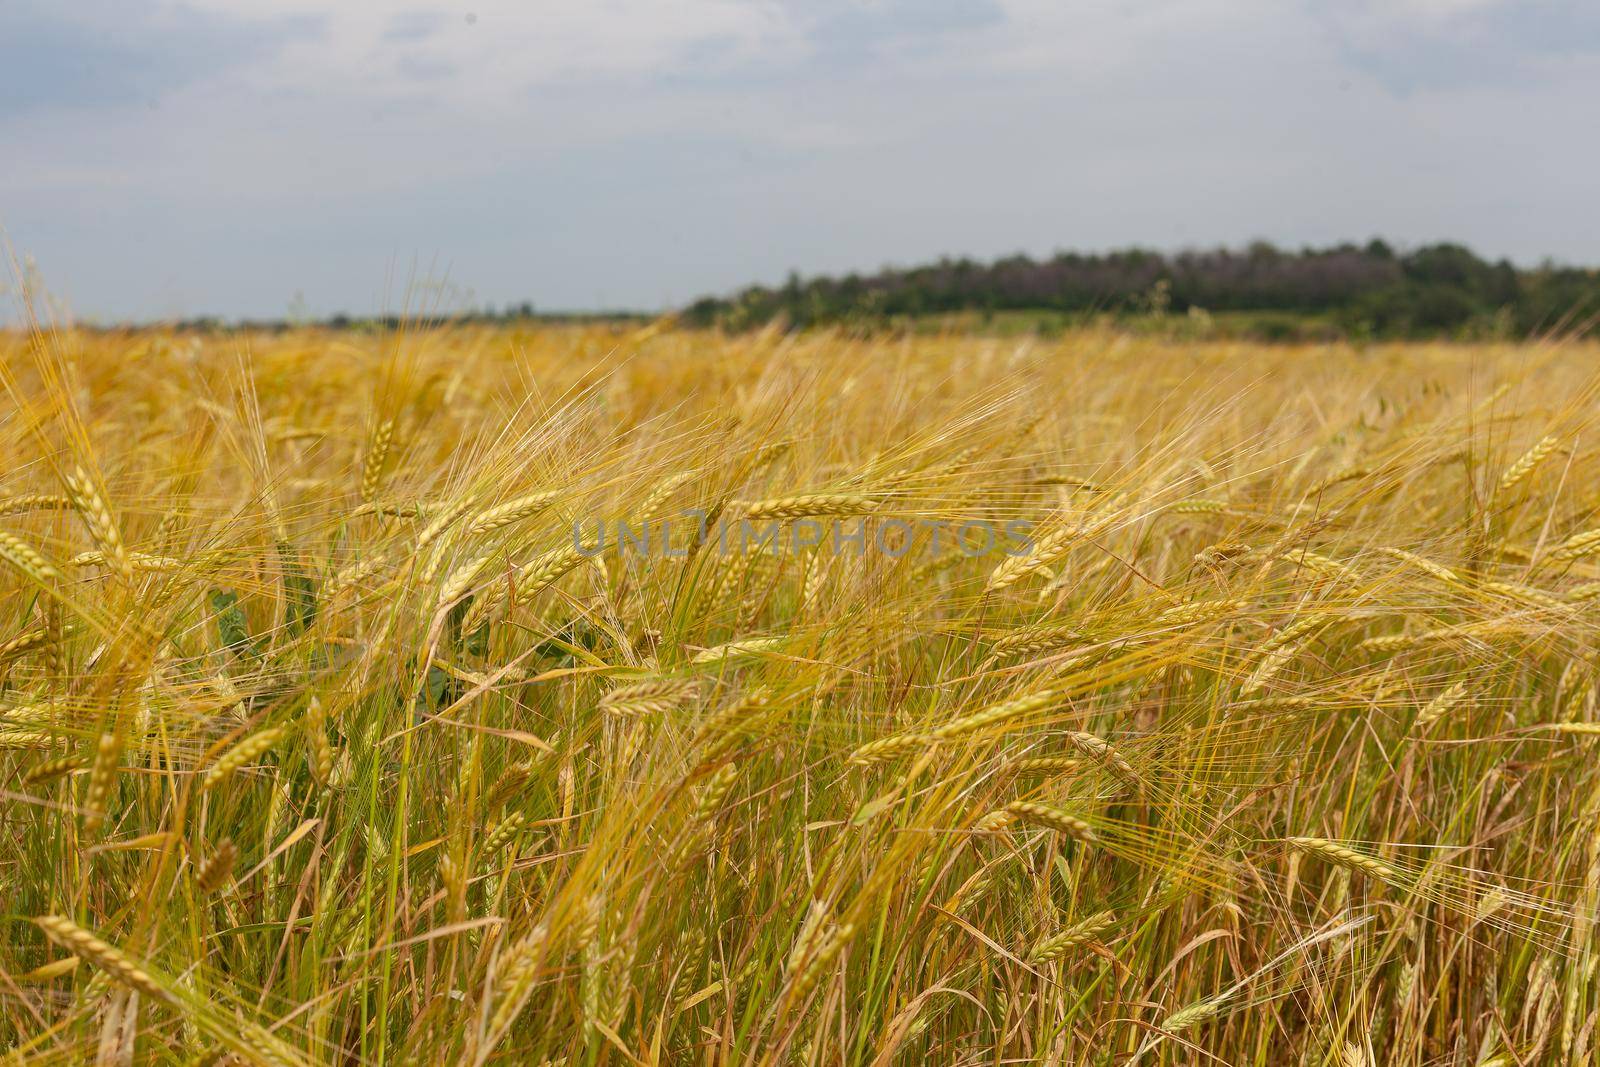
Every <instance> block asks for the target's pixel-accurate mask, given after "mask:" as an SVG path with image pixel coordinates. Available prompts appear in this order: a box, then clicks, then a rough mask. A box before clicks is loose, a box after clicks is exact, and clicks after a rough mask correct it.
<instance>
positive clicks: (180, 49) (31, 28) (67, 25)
mask: <svg viewBox="0 0 1600 1067" xmlns="http://www.w3.org/2000/svg"><path fill="white" fill-rule="evenodd" d="M318 25H319V20H318V19H317V17H316V16H315V15H314V14H313V13H311V12H306V13H305V14H303V15H300V16H297V17H289V18H285V17H282V16H272V15H270V14H264V15H262V16H261V17H259V18H256V17H252V18H234V17H227V16H223V15H219V14H216V13H212V12H207V11H203V10H199V9H195V8H191V7H187V6H171V7H165V8H153V9H141V8H138V7H136V6H134V5H130V4H123V3H113V2H111V0H79V2H75V3H73V4H71V5H60V4H44V3H33V2H12V3H7V4H5V5H4V6H0V117H4V116H7V115H16V114H19V113H21V112H24V111H28V110H33V109H40V108H58V107H80V108H81V107H94V106H110V107H127V106H134V105H149V104H152V103H155V102H157V101H159V100H160V99H161V98H162V97H163V96H165V95H166V94H168V93H171V92H173V91H175V90H178V89H181V88H184V87H186V86H189V85H192V84H194V83H196V82H200V81H203V80H205V79H207V78H211V77H216V76H218V75H221V74H224V73H225V72H226V71H228V70H229V69H231V68H232V67H233V66H235V65H236V64H238V63H240V62H250V61H254V60H259V59H260V58H262V57H264V56H267V55H270V54H271V53H272V52H273V51H274V50H275V49H277V48H279V47H281V46H283V45H284V44H286V43H287V42H289V41H292V40H295V39H305V38H307V37H310V36H314V35H315V33H316V32H317V27H318Z"/></svg>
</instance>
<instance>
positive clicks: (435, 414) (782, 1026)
mask: <svg viewBox="0 0 1600 1067" xmlns="http://www.w3.org/2000/svg"><path fill="white" fill-rule="evenodd" d="M0 379H3V385H4V388H5V400H4V402H3V406H0V472H3V474H0V912H3V917H4V920H5V925H4V933H3V936H0V1057H4V1058H3V1062H4V1063H7V1064H13V1063H14V1064H83V1063H103V1064H132V1063H140V1064H143V1063H152V1064H224V1063H230V1064H265V1065H289V1064H358V1063H359V1064H473V1065H478V1064H518V1065H521V1064H550V1065H555V1064H564V1065H580V1064H582V1065H590V1064H616V1065H625V1064H732V1063H766V1064H873V1065H889V1064H901V1063H927V1064H972V1065H979V1064H1011V1063H1047V1064H1073V1065H1075V1064H1094V1065H1112V1064H1133V1063H1140V1064H1146V1065H1150V1067H1155V1065H1158V1064H1165V1065H1178V1064H1183V1065H1190V1064H1193V1065H1199V1064H1233V1065H1246V1064H1253V1065H1275V1064H1304V1065H1322V1067H1361V1065H1366V1067H1378V1065H1384V1067H1391V1065H1394V1067H1398V1065H1417V1067H1420V1065H1463V1067H1466V1065H1484V1067H1487V1065H1490V1064H1493V1065H1496V1067H1522V1065H1528V1064H1562V1065H1566V1064H1573V1065H1576V1064H1587V1063H1592V1062H1594V1059H1595V1056H1596V1052H1595V1047H1596V1044H1597V1035H1596V1034H1595V1032H1594V1031H1595V1024H1596V1020H1597V1018H1600V975H1597V974H1596V962H1597V959H1600V957H1597V955H1596V943H1595V920H1596V915H1597V909H1600V768H1597V766H1596V760H1595V754H1596V751H1597V747H1600V713H1597V709H1596V697H1595V684H1596V677H1597V674H1596V672H1597V670H1600V663H1597V661H1596V651H1597V646H1600V626H1597V623H1600V516H1597V514H1596V512H1597V510H1600V449H1597V445H1600V440H1597V439H1596V435H1595V433H1594V430H1595V427H1594V426H1593V425H1591V424H1592V422H1593V420H1594V416H1595V413H1596V399H1597V393H1600V349H1596V348H1595V347H1594V346H1592V345H1590V346H1583V345H1577V344H1559V343H1527V344H1507V345H1482V346H1465V345H1442V344H1440V345H1385V346H1375V347H1371V348H1368V349H1364V350H1356V349H1352V348H1346V347H1287V346H1286V347H1268V346H1250V345H1239V344H1206V343H1182V342H1174V341H1162V340H1159V339H1156V338H1130V337H1127V336H1123V335H1119V334H1117V333H1114V332H1103V333H1101V332H1093V333H1074V334H1069V335H1067V336H1064V337H1061V338H1057V339H1050V340H1018V339H1007V340H996V339H993V338H983V337H976V336H962V335H954V334H952V335H949V336H919V337H914V338H909V339H908V338H899V337H892V336H878V337H858V336H851V335H848V334H844V333H828V332H811V333H805V334H787V335H786V334H783V333H781V332H778V331H775V330H768V331H766V332H762V333H752V334H745V335H727V336H724V335H721V334H717V333H709V332H691V331H683V330H679V329H677V328H675V327H674V326H672V325H671V324H669V323H666V322H663V323H660V324H657V325H654V326H650V327H648V328H644V329H632V330H630V329H629V328H621V327H607V326H589V327H582V328H579V327H565V328H563V327H545V328H537V329H536V328H532V327H529V328H488V327H470V328H467V327H461V328H450V327H446V326H426V325H420V324H419V325H417V326H415V327H412V328H408V329H405V330H402V331H398V332H368V333H362V332H344V333H336V332H329V331H322V330H309V329H308V330H303V331H291V332H286V333H280V334H266V333H261V334H218V335H200V334H182V333H172V332H124V333H115V332H111V333H90V332H76V331H73V330H67V329H61V330H41V331H37V332H35V333H33V334H25V333H13V334H10V335H7V336H4V337H0ZM751 529H754V530H756V531H758V532H759V533H760V534H761V536H760V537H757V538H753V539H752V540H751V542H750V543H746V541H745V538H744V536H743V534H744V533H745V532H746V531H747V530H751ZM729 531H733V533H732V534H730V533H729ZM768 535H770V536H768Z"/></svg>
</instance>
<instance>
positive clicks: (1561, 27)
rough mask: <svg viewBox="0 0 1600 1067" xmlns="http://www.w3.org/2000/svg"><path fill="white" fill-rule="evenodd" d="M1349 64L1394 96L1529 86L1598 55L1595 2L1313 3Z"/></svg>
mask: <svg viewBox="0 0 1600 1067" xmlns="http://www.w3.org/2000/svg"><path fill="white" fill-rule="evenodd" d="M1308 11H1310V12H1311V13H1312V15H1313V17H1315V18H1317V19H1319V20H1320V22H1321V24H1322V25H1323V26H1324V27H1325V29H1326V30H1327V32H1328V33H1329V34H1330V36H1331V37H1332V39H1333V40H1334V41H1335V42H1336V44H1337V47H1338V48H1339V50H1340V53H1341V54H1342V56H1343V57H1344V59H1345V61H1346V62H1348V63H1349V64H1350V66H1351V67H1352V68H1354V69H1355V70H1357V71H1359V72H1361V73H1364V74H1366V75H1369V76H1371V77H1373V78H1376V79H1377V80H1378V82H1379V83H1380V84H1382V85H1383V86H1384V87H1386V88H1387V89H1388V90H1390V91H1391V92H1393V93H1396V94H1398V95H1407V94H1411V93H1416V92H1427V91H1439V90H1450V89H1472V88H1480V87H1484V86H1504V87H1526V86H1528V85H1530V84H1532V83H1535V82H1538V81H1541V80H1548V79H1550V78H1559V77H1562V76H1564V74H1565V72H1566V69H1567V66H1568V65H1569V64H1570V63H1571V62H1574V61H1586V60H1593V59H1594V58H1596V57H1597V56H1600V7H1597V6H1596V5H1595V4H1593V3H1592V2H1591V0H1533V2H1527V3H1522V2H1519V3H1512V2H1509V0H1404V2H1400V3H1396V2H1394V0H1359V2H1355V3H1344V4H1324V3H1321V2H1320V0H1308Z"/></svg>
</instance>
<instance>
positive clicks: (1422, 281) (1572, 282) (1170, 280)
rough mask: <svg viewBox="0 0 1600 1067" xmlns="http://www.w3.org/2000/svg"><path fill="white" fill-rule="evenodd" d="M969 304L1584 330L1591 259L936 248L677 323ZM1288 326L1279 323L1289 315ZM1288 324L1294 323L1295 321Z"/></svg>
mask: <svg viewBox="0 0 1600 1067" xmlns="http://www.w3.org/2000/svg"><path fill="white" fill-rule="evenodd" d="M970 312H977V313H979V314H980V315H982V316H992V315H994V314H996V313H1009V312H1040V313H1050V314H1051V315H1053V316H1054V317H1055V321H1058V322H1066V321H1072V320H1080V319H1082V318H1084V317H1093V316H1100V315H1112V316H1118V317H1128V316H1137V317H1140V318H1159V317H1164V316H1168V315H1171V314H1174V313H1176V314H1185V315H1188V316H1189V318H1190V319H1191V320H1193V319H1195V318H1197V317H1205V316H1212V315H1219V313H1220V319H1221V320H1223V321H1230V320H1231V321H1234V322H1236V323H1243V324H1245V327H1244V328H1245V329H1246V331H1247V332H1248V331H1249V328H1250V327H1249V324H1251V323H1252V322H1253V323H1255V324H1256V325H1257V326H1258V327H1259V328H1260V329H1261V330H1263V331H1265V332H1273V331H1282V330H1284V329H1289V328H1291V327H1292V326H1293V324H1294V323H1295V321H1296V320H1302V321H1304V322H1314V323H1315V324H1316V327H1317V329H1318V330H1319V331H1323V332H1328V331H1331V332H1335V333H1338V334H1341V335H1345V336H1374V337H1438V336H1463V335H1477V336H1482V335H1486V334H1494V335H1507V334H1515V335H1521V336H1526V335H1531V334H1543V333H1551V332H1569V333H1577V332H1593V331H1594V329H1595V322H1594V320H1595V317H1596V316H1597V315H1600V270H1593V269H1586V268H1578V267H1567V266H1557V265H1555V264H1550V263H1547V264H1544V265H1541V266H1539V267H1535V268H1519V267H1516V266H1514V265H1513V264H1511V263H1510V262H1509V261H1507V260H1504V259H1502V260H1499V261H1495V262H1490V261H1487V260H1484V259H1481V258H1479V257H1478V256H1477V255H1476V254H1474V253H1473V252H1472V251H1471V250H1470V249H1468V248H1466V247H1464V246H1462V245H1459V244H1451V243H1440V244H1431V245H1426V246H1423V247H1420V248H1416V249H1413V250H1410V251H1405V252H1402V251H1398V250H1396V249H1395V248H1394V247H1392V246H1391V245H1389V244H1387V243H1385V242H1384V241H1381V240H1374V241H1371V242H1368V243H1367V244H1365V245H1356V244H1342V245H1337V246H1334V247H1331V248H1304V249H1300V250H1297V251H1291V250H1287V249H1280V248H1276V247H1274V246H1273V245H1270V244H1267V243H1264V242H1258V243H1256V244H1252V245H1250V246H1249V247H1247V248H1245V249H1242V250H1230V249H1215V250H1207V251H1186V252H1179V253H1174V254H1164V253H1161V252H1156V251H1148V250H1144V249H1129V250H1126V251H1117V252H1109V253H1103V254H1080V253H1072V252H1062V253H1058V254H1057V255H1054V256H1052V257H1050V258H1048V259H1042V260H1040V259H1033V258H1031V257H1029V256H1026V255H1014V256H1008V257H1006V258H1003V259H999V260H995V261H994V262H991V263H981V262H977V261H975V260H972V259H949V258H945V259H941V260H939V261H938V262H937V263H932V264H928V265H925V266H919V267H911V268H906V269H885V270H881V271H879V272H877V273H876V274H869V275H861V274H848V275H845V276H843V277H831V276H821V277H814V278H809V279H802V278H801V277H800V276H799V275H796V274H791V275H790V276H789V279H788V281H787V282H786V283H785V284H783V285H781V286H775V287H773V286H760V285H757V286H751V287H749V288H747V289H744V290H742V291H741V292H739V293H737V294H734V295H732V296H728V297H705V298H703V299H700V300H697V301H695V302H694V303H693V304H691V305H690V306H689V307H688V308H686V309H685V310H684V312H683V319H684V321H685V322H686V323H687V324H690V325H697V326H720V327H723V328H725V329H734V330H739V329H747V328H751V327H755V326H760V325H764V324H766V323H770V322H773V321H784V322H787V323H788V324H790V325H792V326H796V327H805V326H813V325H823V324H838V323H846V324H849V323H861V324H874V323H883V322H890V321H893V320H897V319H909V320H915V319H920V318H925V317H928V316H941V315H949V314H953V313H970ZM1285 323H1288V324H1289V327H1286V326H1285ZM1291 332H1292V330H1291Z"/></svg>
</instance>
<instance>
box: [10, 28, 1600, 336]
mask: <svg viewBox="0 0 1600 1067" xmlns="http://www.w3.org/2000/svg"><path fill="white" fill-rule="evenodd" d="M1597 124H1600V4H1597V3H1595V2H1594V0H1548V2H1538V0H1524V2H1502V0H1119V2H1111V0H1084V2H1075V0H877V2H872V0H858V2H848V0H572V2H566V0H562V2H557V0H516V2H512V0H468V2H466V3H462V4H448V5H442V4H428V3H425V2H418V3H415V4H405V3H399V4H396V3H382V2H378V0H337V2H330V0H316V2H313V0H184V2H182V3H168V2H165V0H139V2H130V0H65V2H64V0H0V226H4V228H5V230H6V231H7V234H8V235H9V240H10V243H11V245H12V246H14V247H15V249H16V250H17V251H18V252H19V253H22V254H26V255H30V256H32V257H33V259H34V260H35V261H36V262H37V265H38V271H39V272H40V274H41V276H42V278H43V280H44V282H45V284H46V285H47V286H48V288H49V289H50V290H51V292H52V293H53V294H55V296H56V297H57V298H59V299H61V300H63V301H64V302H65V303H66V304H67V305H68V306H69V307H70V309H71V310H72V312H74V313H75V314H76V315H78V316H79V317H82V318H94V319H100V320H113V319H125V318H139V319H145V318H157V317H170V316H183V315H193V314H201V313H219V314H223V315H228V316H240V315H254V316H279V315H283V314H285V313H286V312H288V311H290V310H291V309H295V310H299V311H302V312H310V313H316V314H323V313H330V312H334V311H341V310H343V311H351V312H365V311H372V310H380V309H384V308H395V307H397V306H399V305H401V304H403V303H404V302H405V299H406V298H405V292H404V288H405V286H404V282H405V278H406V277H407V276H408V274H410V273H411V272H412V270H413V267H415V269H416V272H417V273H418V274H420V275H423V276H428V277H432V278H435V279H448V281H449V283H451V284H452V285H453V286H454V287H455V291H454V295H451V296H449V297H448V298H447V299H446V304H452V303H453V304H455V305H461V304H463V303H469V302H470V303H473V304H478V305H481V304H485V303H493V304H496V305H504V304H506V303H508V302H520V301H522V300H531V301H533V302H534V303H535V304H536V305H537V306H539V307H542V308H551V309H554V308H596V307H605V308H618V307H631V308H643V309H650V308H660V307H666V306H671V305H675V304H679V303H682V302H684V301H686V300H688V299H690V298H692V297H694V296H696V295H700V294H703V293H707V292H721V291H726V290H730V289H733V288H736V287H738V286H740V285H742V284H744V283H747V282H750V281H755V280H767V281H776V280H781V279H782V277H783V275H784V274H785V273H786V272H787V271H788V270H789V269H791V268H794V269H798V270H800V271H801V272H802V273H806V274H809V273H818V272H824V271H841V270H849V269H863V270H870V269H874V268H876V267H879V266H881V265H884V264H890V263H893V264H907V263H912V262H916V261H920V260H926V259H929V258H933V257H937V256H939V255H941V254H944V253H951V254H970V255H974V256H979V257H984V258H987V257H993V256H996V255H1001V254H1005V253H1009V252H1013V251H1019V250H1021V251H1027V252H1031V253H1035V254H1047V253H1049V252H1052V251H1054V250H1056V249H1062V248H1073V249H1084V250H1090V249H1100V248H1106V247H1112V246H1120V245H1127V244H1133V243H1138V244H1143V245H1147V246H1154V247H1159V248H1177V247H1189V246H1206V245H1215V244H1219V243H1220V244H1230V245H1238V244H1242V243H1245V242H1247V241H1249V240H1251V239H1254V238H1266V239H1269V240H1273V241H1277V242H1281V243H1286V244H1299V243H1302V242H1317V243H1322V242H1331V241H1338V240H1346V239H1354V240H1365V239H1366V238H1368V237H1371V236H1374V235H1382V236H1385V237H1388V238H1390V239H1392V240H1395V241H1398V242H1401V243H1403V244H1414V243H1418V242H1424V241H1430V240H1436V239H1443V238H1451V239H1456V240H1461V241H1465V242H1466V243H1468V244H1470V245H1472V246H1473V247H1475V248H1476V249H1477V250H1479V251H1480V252H1481V253H1484V254H1487V255H1491V256H1501V255H1505V256H1510V257H1512V258H1513V259H1516V260H1519V261H1523V262H1534V261H1537V260H1540V259H1542V258H1545V257H1547V256H1548V257H1554V258H1556V259H1559V260H1564V261H1569V262H1581V263H1586V264H1594V263H1597V262H1600V137H1596V135H1595V129H1596V126H1597ZM297 294H303V296H301V297H300V298H299V299H298V300H297ZM5 303H7V304H10V303H11V301H10V300H9V299H8V300H6V301H5ZM412 303H413V304H415V303H416V301H415V300H413V301H412Z"/></svg>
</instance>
